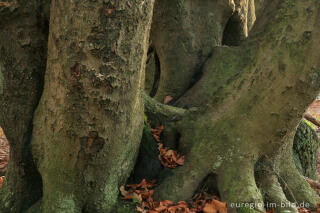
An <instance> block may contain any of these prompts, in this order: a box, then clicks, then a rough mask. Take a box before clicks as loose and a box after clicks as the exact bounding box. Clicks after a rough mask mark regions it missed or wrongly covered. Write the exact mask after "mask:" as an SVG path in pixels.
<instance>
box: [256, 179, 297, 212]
mask: <svg viewBox="0 0 320 213" xmlns="http://www.w3.org/2000/svg"><path fill="white" fill-rule="evenodd" d="M257 181H259V184H260V189H261V192H262V195H263V197H264V198H265V200H266V202H267V208H270V209H272V208H274V209H275V210H276V212H282V211H284V210H289V211H290V212H292V213H298V210H297V208H295V207H294V205H293V204H292V203H290V201H288V200H287V198H286V195H285V194H284V192H283V190H282V188H281V185H280V183H279V181H278V177H277V175H275V174H270V173H264V174H261V176H260V178H259V180H257Z"/></svg>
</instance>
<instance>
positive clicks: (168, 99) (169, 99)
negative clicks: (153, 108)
mask: <svg viewBox="0 0 320 213" xmlns="http://www.w3.org/2000/svg"><path fill="white" fill-rule="evenodd" d="M172 99H173V97H172V96H170V95H167V96H166V97H164V99H163V102H162V103H163V104H167V103H169V102H170V101H172Z"/></svg>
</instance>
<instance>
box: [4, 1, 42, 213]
mask: <svg viewBox="0 0 320 213" xmlns="http://www.w3.org/2000/svg"><path fill="white" fill-rule="evenodd" d="M47 6H48V2H47V1H33V0H30V1H22V0H21V1H9V6H8V7H7V6H0V28H1V30H0V126H1V127H3V129H4V132H5V134H6V136H7V138H8V140H9V143H10V161H9V165H8V171H7V173H6V181H5V183H4V185H3V187H2V189H1V191H0V212H3V213H7V212H8V213H12V212H23V211H24V210H26V209H28V208H29V207H30V206H31V205H33V204H34V203H35V202H36V201H37V200H38V199H39V198H40V197H41V194H42V183H41V177H40V174H39V173H38V171H37V170H36V166H35V165H34V161H33V158H32V154H31V146H30V141H31V133H32V128H33V126H32V118H33V112H34V110H35V108H36V106H37V104H38V101H39V99H40V95H41V92H42V86H43V76H44V72H45V61H46V47H47V29H48V26H47V24H46V21H47V20H48V17H46V15H47V14H46V10H45V8H46V7H47Z"/></svg>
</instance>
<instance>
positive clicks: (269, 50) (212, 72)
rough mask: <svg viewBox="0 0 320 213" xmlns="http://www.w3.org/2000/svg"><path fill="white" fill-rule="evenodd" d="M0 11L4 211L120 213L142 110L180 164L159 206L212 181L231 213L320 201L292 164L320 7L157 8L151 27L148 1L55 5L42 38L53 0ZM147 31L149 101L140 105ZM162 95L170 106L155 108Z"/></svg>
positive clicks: (162, 188)
mask: <svg viewBox="0 0 320 213" xmlns="http://www.w3.org/2000/svg"><path fill="white" fill-rule="evenodd" d="M255 2H257V3H259V7H257V8H255V6H254V3H255ZM267 3H268V5H267ZM0 5H1V6H0V16H1V18H2V19H1V20H0V26H1V29H3V30H2V31H0V38H1V39H0V104H1V108H0V113H1V114H0V125H1V126H2V127H3V128H4V131H5V133H6V135H7V137H8V139H9V141H10V145H11V150H10V151H11V156H10V162H9V168H8V173H7V174H6V177H7V178H6V182H5V184H4V187H3V188H2V189H1V192H0V193H1V194H0V199H1V200H0V201H1V203H0V211H1V212H25V211H26V210H28V211H27V212H36V213H38V212H44V213H51V212H70V213H80V212H81V213H86V212H87V213H88V212H90V213H91V212H119V211H120V210H119V209H116V208H117V203H118V202H117V198H118V195H119V190H118V189H119V186H120V185H122V184H124V183H125V181H126V179H127V178H128V176H129V174H130V172H131V170H132V168H133V167H134V162H135V160H136V157H137V154H138V150H139V144H140V139H141V135H142V130H143V126H144V124H143V117H144V116H143V102H145V108H146V109H145V113H146V114H147V117H148V119H149V120H151V121H152V122H153V123H155V124H164V125H165V126H166V128H165V132H164V135H165V138H166V139H168V141H165V143H166V144H170V145H171V146H175V145H176V146H177V147H178V149H179V151H180V152H181V153H182V154H184V155H185V157H186V162H185V165H184V166H182V167H179V168H176V169H175V170H172V171H170V172H169V175H168V176H167V177H166V178H165V179H164V180H163V181H162V182H160V185H159V187H158V188H157V189H156V191H155V194H154V197H155V198H161V199H171V200H173V201H178V200H186V199H189V198H190V197H192V195H193V193H194V192H195V191H196V189H197V188H198V185H199V184H200V183H201V182H202V181H203V180H204V179H205V178H206V177H207V176H208V175H209V174H212V173H214V174H215V177H216V178H217V187H218V190H219V193H220V196H221V198H222V200H223V201H227V202H228V204H229V206H230V207H231V205H232V204H234V203H253V204H256V206H255V209H256V210H258V211H260V212H265V209H264V207H263V204H264V203H265V202H266V201H269V202H274V203H278V204H280V203H286V204H288V205H289V204H290V203H291V202H298V203H301V202H308V203H309V204H310V205H311V206H312V207H315V205H316V203H317V202H318V201H319V197H317V196H316V194H315V193H314V192H313V191H312V189H311V188H310V187H309V185H308V184H307V182H306V181H305V180H304V178H303V177H302V176H301V175H300V174H299V172H298V170H297V169H296V167H295V164H294V159H293V153H292V146H293V135H294V134H293V133H294V132H295V129H296V126H297V125H298V123H299V121H300V120H301V117H302V115H303V113H304V111H305V108H306V107H307V106H308V105H309V103H311V102H312V100H313V99H314V98H315V97H316V95H317V94H318V92H319V87H320V81H319V80H320V60H319V56H320V55H319V45H320V27H319V25H318V20H319V15H320V14H319V11H320V3H319V1H317V0H305V1H297V0H286V1H283V0H274V1H272V2H270V1H268V2H267V1H263V0H255V1H253V0H227V1H224V0H214V1H213V0H210V1H209V0H159V1H156V3H155V10H154V13H155V15H154V16H153V18H152V14H153V12H152V11H153V5H154V0H148V1H145V0H134V1H132V0H123V1H111V0H110V1H105V0H104V1H102V0H96V1H92V0H82V1H79V0H73V1H59V0H52V2H51V8H50V30H49V33H48V32H47V28H46V24H45V20H48V17H47V16H46V15H48V14H49V12H46V9H45V8H47V7H48V1H33V0H30V1H25V2H24V1H22V0H17V1H10V2H9V4H0ZM255 12H257V16H256V15H255V14H256V13H255ZM256 17H257V21H256V23H255V25H254V26H253V24H254V22H255V19H256ZM151 21H153V23H152V30H151V34H150V35H151V41H152V43H151V49H152V48H153V49H154V59H153V60H151V61H153V62H152V64H154V65H155V66H156V67H153V68H156V69H155V70H154V71H153V72H150V73H151V75H154V76H153V77H154V78H152V77H150V76H147V79H148V88H147V91H148V93H151V94H152V96H153V95H154V96H155V99H152V98H150V97H149V96H147V95H143V90H144V80H145V79H144V75H145V73H144V69H145V64H146V61H147V49H148V41H149V30H150V27H151ZM48 34H49V36H48ZM47 37H48V55H47V56H46V55H45V52H46V46H47ZM45 61H47V65H46V66H45ZM153 68H151V69H153ZM45 69H46V72H45ZM150 79H156V81H157V82H156V83H153V84H152V83H151V81H152V80H151V81H150ZM166 96H171V97H172V98H173V100H172V101H171V102H170V103H172V104H174V106H168V105H163V104H160V103H159V102H157V101H161V102H162V101H163V99H164V98H165V97H166ZM40 97H41V99H40ZM38 103H39V104H38ZM146 131H147V130H146V129H145V133H146V134H149V135H148V138H144V139H145V140H149V141H150V140H151V141H152V138H151V135H150V133H148V132H146ZM145 136H147V135H145ZM177 140H178V141H177ZM145 147H146V149H149V148H147V147H153V148H150V149H153V150H154V148H155V147H154V146H152V144H146V146H145ZM145 147H142V148H141V150H143V152H144V153H146V149H144V148H145ZM31 150H32V152H31ZM154 152H155V150H154ZM144 157H145V158H144V159H146V160H144V162H148V161H149V159H151V160H152V163H154V167H157V168H159V163H157V162H156V161H154V157H152V156H144ZM151 160H150V161H151ZM149 166H150V167H145V168H153V166H152V165H151V163H150V165H149ZM136 168H137V170H139V169H140V172H141V171H143V168H144V167H143V165H142V166H141V165H139V164H137V167H136ZM141 168H142V169H141ZM143 172H145V171H143ZM151 176H152V174H150V177H151ZM152 177H153V176H152ZM134 178H137V179H141V178H142V177H141V176H135V177H134ZM30 206H32V207H31V208H30ZM283 209H289V210H291V211H292V212H297V210H296V208H293V207H285V208H281V207H280V208H279V211H282V210H283Z"/></svg>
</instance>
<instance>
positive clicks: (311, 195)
mask: <svg viewBox="0 0 320 213" xmlns="http://www.w3.org/2000/svg"><path fill="white" fill-rule="evenodd" d="M292 164H293V162H287V164H286V165H285V168H282V169H281V170H280V171H281V173H280V176H281V178H280V182H281V183H282V185H283V188H284V191H285V193H286V195H287V197H288V199H289V200H290V201H291V202H297V203H298V204H303V203H305V204H307V205H310V208H311V209H315V208H316V206H317V203H319V202H320V198H319V197H318V195H317V194H316V192H315V191H314V190H313V189H312V188H311V187H310V185H309V184H308V182H307V181H306V180H305V179H304V177H303V176H302V175H301V174H300V173H299V171H298V170H297V169H296V168H295V165H292Z"/></svg>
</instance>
